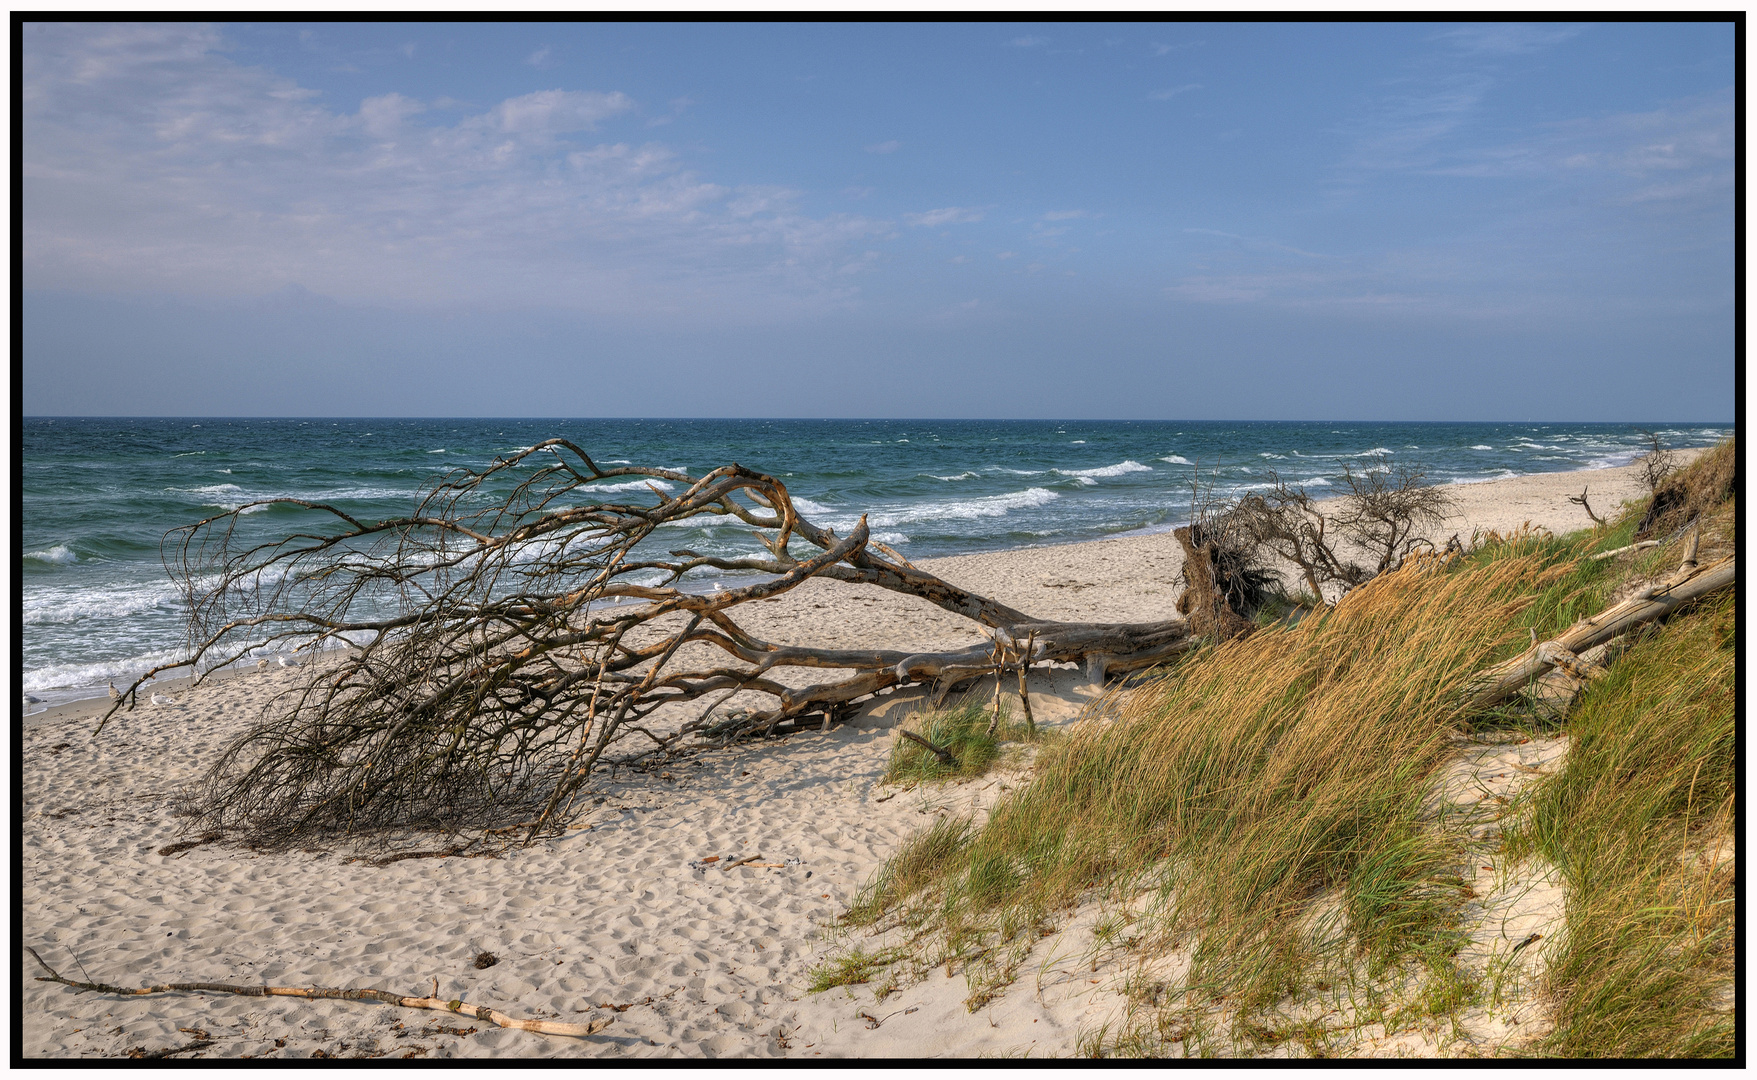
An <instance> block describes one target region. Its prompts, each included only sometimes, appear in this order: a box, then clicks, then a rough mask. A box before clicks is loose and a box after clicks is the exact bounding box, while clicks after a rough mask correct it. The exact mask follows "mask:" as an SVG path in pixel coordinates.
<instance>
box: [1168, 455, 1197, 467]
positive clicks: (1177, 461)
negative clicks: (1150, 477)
mask: <svg viewBox="0 0 1757 1080" xmlns="http://www.w3.org/2000/svg"><path fill="white" fill-rule="evenodd" d="M1159 460H1160V461H1163V462H1165V463H1166V464H1168V465H1193V464H1195V462H1193V461H1191V460H1190V459H1189V458H1187V457H1184V456H1183V455H1182V454H1167V455H1165V456H1164V457H1162V458H1160V459H1159Z"/></svg>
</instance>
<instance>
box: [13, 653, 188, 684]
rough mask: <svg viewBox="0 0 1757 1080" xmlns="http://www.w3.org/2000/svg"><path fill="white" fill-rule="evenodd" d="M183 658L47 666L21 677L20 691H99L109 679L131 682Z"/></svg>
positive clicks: (150, 657)
mask: <svg viewBox="0 0 1757 1080" xmlns="http://www.w3.org/2000/svg"><path fill="white" fill-rule="evenodd" d="M182 658H183V653H182V652H180V651H167V652H153V653H143V654H141V655H139V656H130V657H125V658H123V659H121V660H97V661H94V662H92V663H88V664H48V665H45V666H43V667H40V668H35V669H32V670H29V671H26V672H25V673H24V679H23V680H22V682H23V688H24V689H26V690H57V689H62V688H69V689H71V688H77V687H90V688H92V689H94V690H97V689H102V688H103V687H104V685H105V684H106V683H108V682H110V681H111V680H112V679H114V680H116V681H117V682H123V681H127V682H133V681H134V680H135V679H136V678H138V677H139V676H140V675H141V674H143V673H145V672H147V671H151V670H152V669H153V668H155V667H158V666H159V665H160V664H169V663H172V662H173V661H176V660H180V659H182ZM186 674H188V672H183V671H180V672H176V673H175V674H174V675H170V676H167V677H171V678H176V677H178V676H181V675H186Z"/></svg>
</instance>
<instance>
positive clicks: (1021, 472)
mask: <svg viewBox="0 0 1757 1080" xmlns="http://www.w3.org/2000/svg"><path fill="white" fill-rule="evenodd" d="M995 468H996V469H997V470H999V471H1000V472H1004V473H1012V474H1013V475H1014V476H1042V475H1043V470H1042V469H1009V468H1007V467H1006V466H1005V465H997V466H995Z"/></svg>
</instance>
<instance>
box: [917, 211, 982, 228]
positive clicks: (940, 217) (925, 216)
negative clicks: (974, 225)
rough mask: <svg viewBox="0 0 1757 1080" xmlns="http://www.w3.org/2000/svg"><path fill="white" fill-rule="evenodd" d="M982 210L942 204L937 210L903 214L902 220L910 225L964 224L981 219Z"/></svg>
mask: <svg viewBox="0 0 1757 1080" xmlns="http://www.w3.org/2000/svg"><path fill="white" fill-rule="evenodd" d="M982 216H983V212H982V211H981V210H973V209H970V208H969V207H964V206H943V207H941V208H939V209H938V210H928V211H926V212H924V213H920V214H904V215H903V220H904V221H907V222H908V223H909V224H911V225H915V226H925V227H930V228H931V227H933V226H936V225H966V224H969V223H970V222H973V221H981V220H982Z"/></svg>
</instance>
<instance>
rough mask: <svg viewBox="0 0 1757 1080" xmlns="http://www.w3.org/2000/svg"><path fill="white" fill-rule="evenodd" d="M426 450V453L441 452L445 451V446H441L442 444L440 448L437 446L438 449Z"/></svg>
mask: <svg viewBox="0 0 1757 1080" xmlns="http://www.w3.org/2000/svg"><path fill="white" fill-rule="evenodd" d="M427 452H428V453H429V454H443V453H445V447H443V446H442V447H440V448H439V449H437V450H429V451H427Z"/></svg>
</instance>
